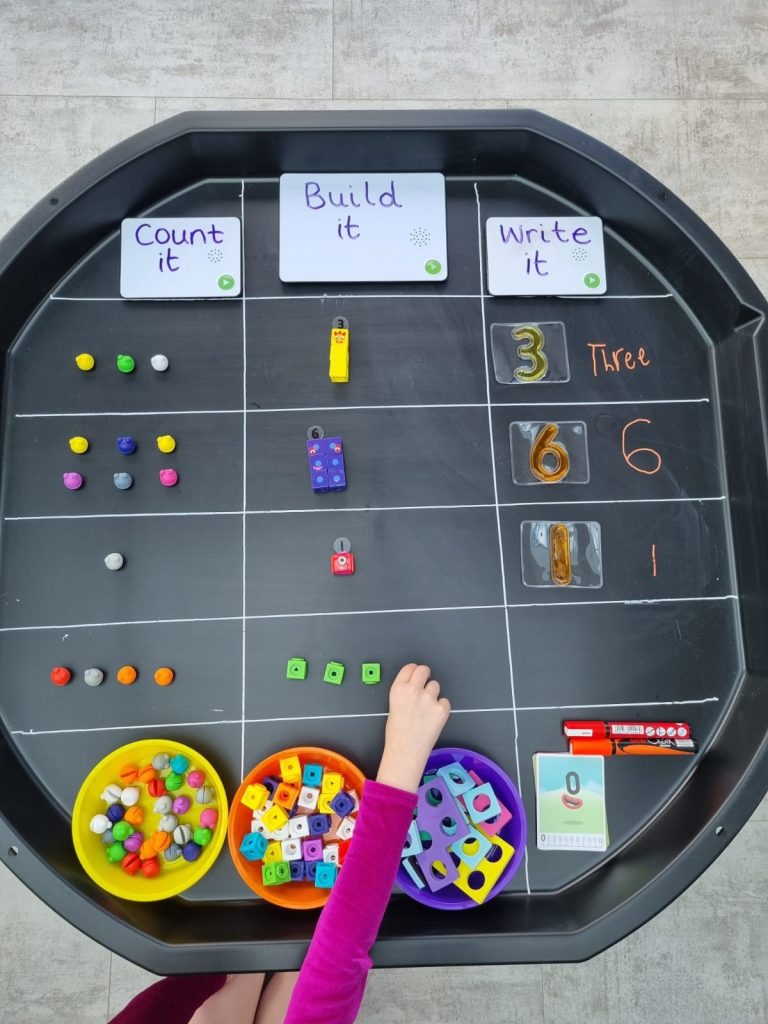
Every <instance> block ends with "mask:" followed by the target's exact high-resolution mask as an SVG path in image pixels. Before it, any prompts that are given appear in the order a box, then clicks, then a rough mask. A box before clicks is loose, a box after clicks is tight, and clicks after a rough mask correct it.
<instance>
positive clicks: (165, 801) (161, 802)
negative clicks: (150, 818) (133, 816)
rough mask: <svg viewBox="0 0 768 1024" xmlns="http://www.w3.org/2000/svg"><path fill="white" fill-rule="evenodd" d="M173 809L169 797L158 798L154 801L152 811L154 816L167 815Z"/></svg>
mask: <svg viewBox="0 0 768 1024" xmlns="http://www.w3.org/2000/svg"><path fill="white" fill-rule="evenodd" d="M172 807H173V800H172V799H171V797H169V796H160V797H158V798H157V800H155V805H154V807H153V808H152V810H153V811H154V812H155V814H167V813H168V812H169V811H170V810H171V808H172Z"/></svg>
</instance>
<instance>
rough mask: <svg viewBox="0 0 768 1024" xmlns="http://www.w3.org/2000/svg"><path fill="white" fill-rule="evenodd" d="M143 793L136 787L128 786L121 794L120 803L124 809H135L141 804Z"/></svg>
mask: <svg viewBox="0 0 768 1024" xmlns="http://www.w3.org/2000/svg"><path fill="white" fill-rule="evenodd" d="M140 796H141V791H140V790H139V789H137V788H136V786H127V787H126V788H125V789H124V790H123V792H122V793H121V794H120V803H121V804H122V805H123V807H133V806H134V805H135V804H137V803H138V802H139V797H140Z"/></svg>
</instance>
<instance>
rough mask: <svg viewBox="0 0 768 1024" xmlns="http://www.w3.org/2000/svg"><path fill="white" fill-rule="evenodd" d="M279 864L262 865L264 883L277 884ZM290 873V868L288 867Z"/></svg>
mask: <svg viewBox="0 0 768 1024" xmlns="http://www.w3.org/2000/svg"><path fill="white" fill-rule="evenodd" d="M276 868H277V864H262V865H261V880H262V882H263V883H264V885H277V884H278V881H277V871H276V870H275V869H276ZM288 872H289V874H290V868H289V869H288Z"/></svg>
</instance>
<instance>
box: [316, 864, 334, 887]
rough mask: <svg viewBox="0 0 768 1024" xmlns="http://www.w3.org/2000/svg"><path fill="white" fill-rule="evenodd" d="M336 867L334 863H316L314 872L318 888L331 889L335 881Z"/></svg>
mask: <svg viewBox="0 0 768 1024" xmlns="http://www.w3.org/2000/svg"><path fill="white" fill-rule="evenodd" d="M338 870H339V869H338V868H337V867H336V865H335V864H325V863H324V864H318V865H317V871H316V872H315V885H316V886H317V888H318V889H332V888H333V884H334V882H335V881H336V874H337V872H338Z"/></svg>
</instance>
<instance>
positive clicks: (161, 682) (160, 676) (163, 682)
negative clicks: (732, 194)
mask: <svg viewBox="0 0 768 1024" xmlns="http://www.w3.org/2000/svg"><path fill="white" fill-rule="evenodd" d="M155 682H156V683H157V685H158V686H170V685H171V683H172V682H173V669H172V668H168V667H167V666H163V668H159V669H158V670H157V671H156V672H155Z"/></svg>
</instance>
